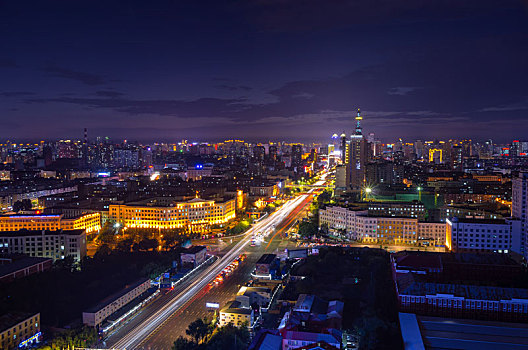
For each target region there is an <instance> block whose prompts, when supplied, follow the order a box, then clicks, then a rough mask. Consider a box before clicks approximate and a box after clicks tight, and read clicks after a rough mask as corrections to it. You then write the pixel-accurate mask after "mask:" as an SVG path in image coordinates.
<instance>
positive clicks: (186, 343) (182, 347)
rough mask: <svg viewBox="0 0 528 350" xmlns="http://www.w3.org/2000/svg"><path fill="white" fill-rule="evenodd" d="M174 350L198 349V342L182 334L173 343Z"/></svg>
mask: <svg viewBox="0 0 528 350" xmlns="http://www.w3.org/2000/svg"><path fill="white" fill-rule="evenodd" d="M171 349H172V350H193V349H196V344H195V343H194V342H193V341H191V340H189V339H186V338H184V337H182V336H181V335H180V336H179V337H178V339H176V340H175V341H174V344H172V348H171Z"/></svg>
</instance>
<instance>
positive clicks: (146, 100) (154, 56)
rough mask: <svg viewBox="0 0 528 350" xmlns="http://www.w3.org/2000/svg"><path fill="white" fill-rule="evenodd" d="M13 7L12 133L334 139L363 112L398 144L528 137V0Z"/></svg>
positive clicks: (5, 52) (8, 25) (5, 70)
mask: <svg viewBox="0 0 528 350" xmlns="http://www.w3.org/2000/svg"><path fill="white" fill-rule="evenodd" d="M374 5H378V6H374ZM1 9H2V11H1V14H0V19H1V20H2V23H3V26H2V29H1V32H2V34H3V37H4V39H3V40H2V44H1V46H0V48H1V49H2V50H1V51H2V54H0V73H1V75H2V77H3V79H1V80H0V120H1V122H2V126H3V127H2V131H1V132H0V138H2V139H6V140H7V139H19V140H29V139H60V138H76V137H79V138H80V137H82V129H83V128H84V127H87V128H88V129H89V130H90V135H93V136H96V135H101V136H107V135H108V136H110V137H111V138H112V139H125V138H126V139H131V140H139V141H143V142H150V141H154V140H179V139H182V138H185V139H196V140H209V139H211V140H220V139H224V138H243V139H247V140H265V139H269V140H279V139H287V140H296V141H303V142H305V141H308V140H317V141H324V140H326V139H328V135H332V134H333V133H341V132H342V131H343V130H345V131H346V132H347V133H352V132H353V127H354V125H353V123H354V116H355V111H356V109H357V108H358V107H361V109H362V111H363V115H364V117H365V119H364V132H365V134H368V133H369V132H374V133H375V134H376V136H378V137H380V139H381V140H382V141H385V142H391V141H392V140H394V139H395V137H394V135H395V134H397V137H402V138H403V139H404V140H405V139H435V138H438V139H457V138H459V139H460V138H471V139H474V140H484V139H490V138H491V139H493V140H494V141H496V142H498V143H501V142H507V141H510V139H515V138H522V135H523V134H526V133H527V131H528V130H527V129H526V128H527V127H526V126H524V123H522V122H523V121H524V120H525V119H526V110H527V109H528V105H527V100H526V98H527V96H526V92H525V89H524V81H526V78H527V77H528V70H527V68H526V65H525V64H524V62H526V61H527V58H528V49H527V48H528V45H526V41H527V37H526V33H527V30H528V21H526V6H525V5H524V4H523V2H521V1H518V2H517V1H512V2H508V3H507V4H501V7H500V8H498V6H496V5H495V3H494V2H493V1H485V2H482V1H478V2H477V1H467V2H464V4H438V3H437V4H427V5H423V4H421V3H419V2H415V1H411V2H406V3H405V4H389V3H384V2H382V1H380V2H379V3H378V4H361V3H356V2H333V3H330V4H328V3H325V5H324V6H323V5H321V3H320V2H317V1H308V2H306V3H304V4H303V11H300V12H299V13H297V12H296V7H295V6H289V5H288V4H286V3H284V2H281V1H269V2H263V1H249V2H245V3H244V4H240V3H238V2H235V1H227V2H209V1H205V2H199V3H193V4H178V3H174V4H170V3H168V2H167V3H158V4H156V5H153V4H146V3H139V2H127V3H126V4H107V3H106V2H90V3H88V2H76V3H69V2H56V3H53V4H50V3H45V4H43V3H38V2H34V4H33V6H28V4H27V3H25V4H17V3H13V2H12V3H5V4H2V5H1ZM34 53H36V54H34ZM79 135H81V136H79ZM507 135H512V136H507Z"/></svg>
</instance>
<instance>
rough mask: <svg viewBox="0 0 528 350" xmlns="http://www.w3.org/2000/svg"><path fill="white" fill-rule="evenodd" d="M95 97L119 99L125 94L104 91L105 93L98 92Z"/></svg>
mask: <svg viewBox="0 0 528 350" xmlns="http://www.w3.org/2000/svg"><path fill="white" fill-rule="evenodd" d="M95 95H96V96H100V97H110V98H117V97H121V96H123V95H124V94H123V93H122V92H117V91H104V90H103V91H96V92H95Z"/></svg>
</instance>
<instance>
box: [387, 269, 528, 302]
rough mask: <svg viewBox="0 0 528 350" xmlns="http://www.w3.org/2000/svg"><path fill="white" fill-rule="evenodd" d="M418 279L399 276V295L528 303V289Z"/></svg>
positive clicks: (412, 275)
mask: <svg viewBox="0 0 528 350" xmlns="http://www.w3.org/2000/svg"><path fill="white" fill-rule="evenodd" d="M402 275H403V276H402ZM417 277H418V276H415V275H414V274H413V273H406V274H397V277H396V278H397V283H398V289H399V294H400V295H415V296H426V295H437V294H448V295H453V296H455V297H462V298H465V299H473V300H491V301H501V300H511V299H524V300H526V301H527V302H528V289H522V288H504V287H492V286H475V285H466V284H447V283H428V282H420V281H417Z"/></svg>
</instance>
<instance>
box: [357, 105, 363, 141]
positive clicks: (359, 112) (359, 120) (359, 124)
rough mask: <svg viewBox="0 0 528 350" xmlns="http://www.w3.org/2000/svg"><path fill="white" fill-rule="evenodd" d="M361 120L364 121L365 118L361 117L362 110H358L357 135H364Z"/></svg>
mask: <svg viewBox="0 0 528 350" xmlns="http://www.w3.org/2000/svg"><path fill="white" fill-rule="evenodd" d="M361 120H363V117H362V116H361V110H360V109H359V108H358V111H357V115H356V135H363V129H362V128H361Z"/></svg>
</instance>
